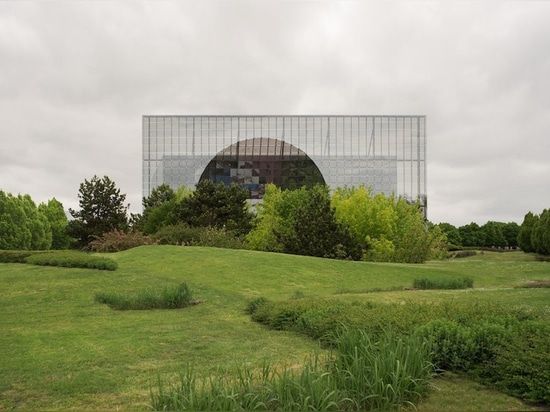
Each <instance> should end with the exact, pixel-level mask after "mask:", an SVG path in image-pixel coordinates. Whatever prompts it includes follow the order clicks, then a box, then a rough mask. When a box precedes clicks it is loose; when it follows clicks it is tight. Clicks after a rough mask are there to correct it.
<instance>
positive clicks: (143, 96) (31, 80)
mask: <svg viewBox="0 0 550 412" xmlns="http://www.w3.org/2000/svg"><path fill="white" fill-rule="evenodd" d="M549 22H550V1H530V0H518V1H503V0H501V1H485V0H481V1H479V0H471V1H468V0H455V1H453V0H447V1H427V0H426V1H422V0H416V1H410V0H409V1H406V0H402V1H391V0H386V1H382V0H359V1H336V0H332V1H329V0H326V1H291V0H241V1H238V0H216V1H213V0H197V1H185V0H182V1H170V0H166V1H152V0H151V1H124V0H118V1H108V0H104V1H93V0H89V1H74V0H73V1H69V0H65V1H55V0H51V1H9V0H8V1H6V0H0V143H1V146H0V189H2V190H4V191H5V192H11V193H13V194H18V193H21V194H26V193H28V194H29V195H31V197H32V198H33V199H34V200H35V202H36V203H40V202H45V201H47V200H48V199H51V198H53V197H55V198H56V199H58V200H59V201H61V202H62V203H63V205H64V206H65V207H66V208H69V207H72V208H78V197H77V195H78V189H79V185H80V183H82V182H83V181H84V179H91V178H92V177H93V176H94V175H98V176H104V175H107V176H109V177H110V178H111V179H112V180H114V181H115V183H116V184H117V186H118V187H119V188H120V189H121V191H122V192H123V193H126V194H127V201H128V202H129V203H130V204H131V210H132V211H133V212H140V211H141V197H142V192H141V187H142V182H141V178H142V170H141V156H142V147H141V144H142V130H141V117H142V115H152V114H186V115H187V114H198V115H205V114H225V115H246V114H260V115H261V114H271V115H274V114H277V115H283V114H293V115H307V114H362V115H377V114H380V115H393V114H397V115H407V114H411V115H417V114H425V115H427V119H428V128H427V136H428V138H427V140H428V183H427V187H428V205H429V206H428V218H429V219H430V220H431V221H432V222H434V223H439V222H450V223H452V224H454V225H456V226H460V225H463V224H467V223H470V222H477V223H479V224H483V223H485V222H487V221H489V220H496V221H503V222H511V221H515V222H517V223H521V222H522V220H523V217H524V215H525V213H527V212H528V211H533V212H534V213H540V212H541V211H542V210H543V209H545V208H550V185H549V183H550V182H549V180H550V23H549Z"/></svg>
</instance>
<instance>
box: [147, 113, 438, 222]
mask: <svg viewBox="0 0 550 412" xmlns="http://www.w3.org/2000/svg"><path fill="white" fill-rule="evenodd" d="M142 121H143V196H148V195H149V194H150V193H151V190H152V189H153V188H155V187H156V186H158V185H160V184H162V183H168V184H170V185H171V186H172V187H173V188H177V187H179V186H181V185H182V184H183V185H186V186H188V187H194V185H195V184H196V183H197V182H198V180H199V178H200V176H201V174H202V172H203V171H204V169H205V167H206V165H207V164H208V163H209V162H210V160H212V159H213V158H214V157H215V156H216V155H217V154H218V153H219V152H221V151H223V150H224V149H226V148H228V147H230V146H232V145H234V144H235V143H237V142H242V141H246V140H247V139H254V138H262V137H267V138H272V139H278V140H281V141H283V142H285V143H289V144H291V145H292V146H294V147H296V148H297V149H299V150H301V151H303V152H305V153H306V154H307V155H308V156H309V157H310V158H311V159H312V160H313V161H314V162H315V164H316V165H317V166H318V168H319V170H320V171H321V173H322V175H323V177H324V178H325V181H326V182H327V184H328V185H329V186H330V187H331V189H335V188H336V187H338V186H343V185H348V186H358V185H360V184H365V185H367V186H370V187H372V188H373V191H374V192H375V193H380V192H383V193H386V194H388V195H389V194H392V193H395V194H396V195H400V196H403V197H405V198H406V199H408V200H410V201H417V200H418V201H420V203H421V205H422V206H423V207H424V208H426V207H427V190H426V180H427V179H426V178H427V173H426V167H427V164H426V163H427V162H426V148H427V141H426V128H427V124H426V122H427V119H426V116H425V115H245V116H229V115H205V116H198V115H144V116H143V119H142ZM424 213H425V214H426V210H424Z"/></svg>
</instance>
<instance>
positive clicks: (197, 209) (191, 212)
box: [178, 179, 252, 236]
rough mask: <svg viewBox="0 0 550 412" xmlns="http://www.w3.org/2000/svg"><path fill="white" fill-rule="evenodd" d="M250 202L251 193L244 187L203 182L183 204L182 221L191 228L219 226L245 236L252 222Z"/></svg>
mask: <svg viewBox="0 0 550 412" xmlns="http://www.w3.org/2000/svg"><path fill="white" fill-rule="evenodd" d="M247 199H248V191H247V190H246V189H245V188H244V187H242V186H239V185H230V186H226V185H224V184H221V183H220V184H217V185H216V184H214V183H213V182H211V181H210V180H208V179H205V180H201V181H200V182H199V183H198V184H197V186H196V188H195V190H194V191H193V192H192V193H191V194H190V195H189V196H187V197H184V198H183V199H182V200H181V201H180V203H179V215H178V218H179V220H180V221H181V222H184V223H186V224H188V225H189V226H191V227H215V228H218V229H225V230H227V231H230V232H232V233H234V234H235V235H238V236H240V235H245V234H247V233H248V232H249V231H250V229H251V222H252V213H251V211H250V207H249V205H248V202H247Z"/></svg>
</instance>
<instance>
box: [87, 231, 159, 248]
mask: <svg viewBox="0 0 550 412" xmlns="http://www.w3.org/2000/svg"><path fill="white" fill-rule="evenodd" d="M152 243H153V239H151V238H150V237H149V236H145V235H144V234H143V233H141V232H130V233H125V232H123V231H121V230H116V229H115V230H113V231H111V232H108V233H104V234H103V236H101V237H99V238H96V239H95V240H93V241H91V242H90V244H89V245H88V246H89V247H90V250H91V251H93V252H99V253H108V252H120V251H122V250H128V249H131V248H134V247H137V246H142V245H150V244H152Z"/></svg>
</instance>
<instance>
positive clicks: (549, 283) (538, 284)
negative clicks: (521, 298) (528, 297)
mask: <svg viewBox="0 0 550 412" xmlns="http://www.w3.org/2000/svg"><path fill="white" fill-rule="evenodd" d="M520 287H522V288H550V280H535V281H532V282H525V283H523V284H522V285H521V286H520Z"/></svg>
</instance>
